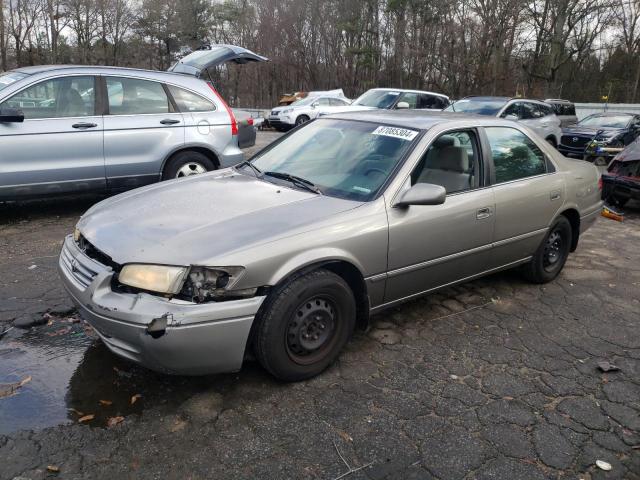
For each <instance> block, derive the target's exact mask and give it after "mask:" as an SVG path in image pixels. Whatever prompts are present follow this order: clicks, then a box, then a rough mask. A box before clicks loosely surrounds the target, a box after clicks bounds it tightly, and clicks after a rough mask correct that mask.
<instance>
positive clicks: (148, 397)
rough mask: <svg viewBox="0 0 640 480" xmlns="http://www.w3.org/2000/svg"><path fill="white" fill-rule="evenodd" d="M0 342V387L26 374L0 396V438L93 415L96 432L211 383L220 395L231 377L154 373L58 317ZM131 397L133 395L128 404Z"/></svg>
mask: <svg viewBox="0 0 640 480" xmlns="http://www.w3.org/2000/svg"><path fill="white" fill-rule="evenodd" d="M14 332H15V331H14ZM14 332H11V333H14ZM60 332H63V333H60ZM7 337H9V335H7ZM7 337H5V338H4V339H2V340H1V341H0V383H13V382H18V381H20V380H21V379H23V378H25V377H27V376H29V375H30V376H31V381H30V382H28V383H26V384H25V385H24V386H23V387H21V388H19V389H18V391H17V393H16V394H15V395H13V396H11V397H6V398H0V434H8V433H12V432H15V431H17V430H25V429H33V430H38V429H42V428H45V427H50V426H54V425H59V424H63V423H72V422H77V421H78V419H79V418H80V416H82V415H89V414H92V415H95V418H94V419H93V420H91V421H90V422H89V423H88V424H89V425H91V426H95V427H104V426H105V425H106V424H107V420H108V419H109V418H110V417H114V416H126V415H130V414H133V413H141V412H142V411H143V409H145V408H148V407H151V406H159V405H167V406H169V407H173V406H176V405H179V404H180V403H181V402H182V401H184V400H186V399H187V398H189V397H190V396H191V395H193V394H194V393H196V392H198V391H201V390H203V389H206V388H210V387H211V386H212V385H213V384H215V385H216V386H219V387H220V388H221V389H223V390H224V389H225V388H226V387H225V385H226V386H227V387H228V386H229V385H230V384H231V383H234V382H235V381H236V379H237V376H233V375H219V376H215V377H212V376H207V377H175V376H168V375H162V374H157V373H155V372H152V371H150V370H147V369H144V368H141V367H138V366H136V365H133V364H131V363H128V362H126V361H124V360H122V359H120V358H118V357H116V356H115V355H114V354H112V353H111V352H110V351H109V350H108V349H107V348H106V347H105V346H104V345H103V344H102V342H100V341H99V340H96V339H94V338H91V337H89V336H87V335H86V333H85V332H84V329H83V326H82V324H81V323H74V324H69V323H68V322H66V321H65V320H64V319H57V320H56V321H55V323H54V324H53V325H50V326H43V327H37V328H34V329H32V330H30V331H28V332H17V333H16V334H14V335H12V336H11V338H7ZM137 394H138V395H141V397H140V398H139V400H137V401H136V402H135V403H134V404H132V403H131V397H132V396H134V395H137ZM101 400H103V401H106V402H100V401H101ZM105 403H109V405H105Z"/></svg>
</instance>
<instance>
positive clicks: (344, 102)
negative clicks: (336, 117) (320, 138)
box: [268, 90, 350, 132]
mask: <svg viewBox="0 0 640 480" xmlns="http://www.w3.org/2000/svg"><path fill="white" fill-rule="evenodd" d="M340 91H342V90H340ZM349 104H350V101H349V100H348V99H347V98H345V97H344V96H343V95H341V96H336V95H318V96H316V95H311V94H309V96H307V97H305V98H303V99H301V100H297V101H295V102H293V103H292V104H291V105H288V106H284V107H276V108H274V109H272V110H271V112H270V113H269V119H268V120H269V125H271V126H272V127H274V128H275V129H276V130H279V131H281V132H284V131H286V130H289V129H291V128H293V127H297V126H298V125H302V124H303V123H306V122H308V121H309V120H313V119H314V118H316V117H317V116H318V112H320V111H324V112H337V111H340V110H341V109H343V108H344V107H347V106H348V105H349Z"/></svg>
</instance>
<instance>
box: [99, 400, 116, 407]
mask: <svg viewBox="0 0 640 480" xmlns="http://www.w3.org/2000/svg"><path fill="white" fill-rule="evenodd" d="M98 403H99V404H100V405H102V406H104V407H108V406H109V405H111V404H112V403H113V402H112V401H111V400H98Z"/></svg>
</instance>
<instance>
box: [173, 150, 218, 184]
mask: <svg viewBox="0 0 640 480" xmlns="http://www.w3.org/2000/svg"><path fill="white" fill-rule="evenodd" d="M215 169H216V166H215V165H214V163H213V162H212V161H211V160H210V159H209V158H208V157H207V156H206V155H204V154H202V153H200V152H194V151H193V150H186V151H184V152H178V153H176V154H175V155H174V156H173V157H171V158H170V159H169V160H168V161H167V164H166V165H165V166H164V170H163V172H162V180H171V179H173V178H182V177H184V176H190V175H197V174H200V173H205V172H210V171H211V170H215ZM188 171H192V172H193V173H188Z"/></svg>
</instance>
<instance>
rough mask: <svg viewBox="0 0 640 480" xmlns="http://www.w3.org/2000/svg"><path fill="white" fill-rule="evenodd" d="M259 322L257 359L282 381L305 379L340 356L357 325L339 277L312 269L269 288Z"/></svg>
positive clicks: (347, 290) (349, 296)
mask: <svg viewBox="0 0 640 480" xmlns="http://www.w3.org/2000/svg"><path fill="white" fill-rule="evenodd" d="M257 321H258V323H257V327H256V331H255V335H254V339H253V346H254V351H255V354H256V357H257V358H258V361H259V362H260V364H261V365H262V366H263V367H264V368H265V369H266V370H268V371H269V373H271V374H272V375H273V376H275V377H277V378H279V379H281V380H285V381H298V380H304V379H306V378H311V377H313V376H315V375H318V374H319V373H320V372H322V371H323V370H324V369H325V368H327V367H328V366H329V365H330V364H331V363H332V362H333V361H334V360H335V359H336V358H337V357H338V354H339V353H340V351H341V350H342V347H344V345H345V343H347V340H348V339H349V336H350V335H351V333H352V332H353V329H354V327H355V322H356V302H355V298H354V296H353V292H352V291H351V288H350V287H349V285H348V284H347V283H346V282H345V281H344V280H343V279H342V278H341V277H339V276H338V275H336V274H334V273H332V272H330V271H328V270H316V271H313V272H310V273H307V274H304V275H300V276H298V277H294V278H292V279H291V280H289V281H288V282H286V283H285V284H284V285H282V286H280V287H277V288H276V289H275V290H274V291H273V292H271V294H270V296H269V298H267V300H266V301H265V305H264V306H263V311H262V312H261V314H260V316H259V318H258V319H257Z"/></svg>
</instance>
